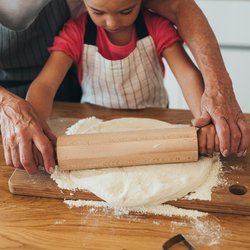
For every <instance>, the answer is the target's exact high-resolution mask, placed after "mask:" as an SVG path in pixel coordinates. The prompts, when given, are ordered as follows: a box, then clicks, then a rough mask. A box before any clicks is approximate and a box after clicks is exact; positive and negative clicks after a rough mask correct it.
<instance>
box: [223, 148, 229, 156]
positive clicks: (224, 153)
mask: <svg viewBox="0 0 250 250" xmlns="http://www.w3.org/2000/svg"><path fill="white" fill-rule="evenodd" d="M222 155H223V156H224V157H227V155H228V150H227V149H226V150H224V151H223V152H222Z"/></svg>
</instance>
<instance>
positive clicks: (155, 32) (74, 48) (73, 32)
mask: <svg viewBox="0 0 250 250" xmlns="http://www.w3.org/2000/svg"><path fill="white" fill-rule="evenodd" d="M143 15H144V20H145V23H146V27H147V29H148V33H149V35H150V36H151V37H152V39H153V41H154V44H155V47H156V50H157V55H158V56H159V60H160V63H161V65H162V68H163V64H162V51H163V50H164V49H165V48H166V47H169V46H170V45H172V44H173V43H174V42H177V41H181V38H180V36H179V35H178V32H177V31H176V29H175V28H174V27H173V25H172V24H171V22H170V21H169V20H167V19H164V18H162V17H160V16H158V15H156V14H153V13H151V12H149V11H147V10H144V12H143ZM86 17H87V13H84V14H82V15H81V16H80V17H79V18H77V19H71V20H69V21H68V22H67V23H66V24H65V25H64V27H63V29H62V31H61V32H60V34H59V36H57V37H55V39H54V44H53V46H52V47H50V48H49V51H50V52H51V51H63V52H65V53H66V54H67V55H68V56H70V57H71V58H72V59H73V61H74V62H75V63H76V64H77V68H78V77H79V80H80V82H81V80H82V69H83V67H82V63H83V62H82V55H83V48H84V46H83V45H84V35H85V26H86ZM136 42H137V35H136V30H135V27H134V29H133V34H132V39H131V41H130V42H129V43H128V44H127V45H123V46H118V45H114V44H112V43H111V42H110V40H109V38H108V36H107V34H106V32H105V30H104V29H103V28H101V27H97V38H96V46H97V47H98V51H99V53H100V54H101V55H102V56H103V57H105V58H107V59H109V60H121V59H123V58H125V57H127V56H129V54H130V53H131V52H132V51H133V50H134V49H135V48H136Z"/></svg>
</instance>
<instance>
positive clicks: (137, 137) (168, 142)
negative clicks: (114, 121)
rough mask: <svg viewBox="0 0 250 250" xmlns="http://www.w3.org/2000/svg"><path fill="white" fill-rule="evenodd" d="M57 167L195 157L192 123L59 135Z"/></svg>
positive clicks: (195, 137)
mask: <svg viewBox="0 0 250 250" xmlns="http://www.w3.org/2000/svg"><path fill="white" fill-rule="evenodd" d="M57 160H58V168H59V170H80V169H97V168H110V167H126V166H136V165H148V164H160V163H177V162H192V161H197V160H198V141H197V133H196V129H195V128H194V127H186V128H164V129H150V130H136V131H125V132H108V133H93V134H77V135H62V136H59V137H58V139H57Z"/></svg>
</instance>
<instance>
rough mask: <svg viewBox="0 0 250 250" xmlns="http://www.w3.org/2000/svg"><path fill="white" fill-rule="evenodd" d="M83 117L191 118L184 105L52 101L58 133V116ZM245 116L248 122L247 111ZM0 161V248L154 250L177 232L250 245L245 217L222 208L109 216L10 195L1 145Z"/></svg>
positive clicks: (214, 242)
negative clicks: (195, 214)
mask: <svg viewBox="0 0 250 250" xmlns="http://www.w3.org/2000/svg"><path fill="white" fill-rule="evenodd" d="M89 116H96V117H98V118H103V119H113V118H118V117H147V118H155V119H160V120H165V121H168V122H172V123H189V121H190V120H191V114H190V112H189V111H184V110H167V109H146V110H141V111H118V110H110V109H104V108H100V107H95V106H91V105H83V104H73V103H56V104H55V105H54V109H53V112H52V115H51V124H52V127H53V128H54V129H56V132H57V133H61V132H63V131H59V129H57V125H56V124H53V119H57V118H60V117H61V118H62V121H63V117H70V118H84V117H89ZM247 119H248V122H250V115H247ZM66 125H67V124H64V126H66ZM233 160H234V161H235V159H233ZM237 161H244V164H247V166H248V167H250V154H248V155H247V157H246V158H245V159H238V160H237ZM0 165H1V167H0V249H95V250H96V249H109V250H113V249H120V250H122V249H124V250H125V249H126V250H139V249H144V250H147V249H148V250H154V249H157V250H159V249H162V245H163V244H164V242H166V241H167V240H168V239H170V238H171V237H173V236H175V235H177V234H183V235H184V236H185V237H186V239H187V240H189V241H190V242H191V243H192V244H193V245H194V246H195V247H196V248H197V249H230V250H233V249H237V250H239V249H250V237H249V235H250V216H240V215H230V214H223V211H222V212H221V213H210V214H209V215H208V216H206V217H202V218H197V219H194V218H188V217H164V216H158V215H157V216H156V215H149V214H147V215H143V214H131V215H115V214H114V212H113V211H111V210H107V209H103V208H99V209H98V208H90V207H80V208H69V207H68V206H67V205H66V204H64V203H63V201H62V200H61V199H52V198H38V197H25V196H18V195H12V194H11V193H10V192H9V190H8V179H9V177H10V176H11V174H12V172H13V168H11V167H7V166H5V163H4V159H3V149H2V145H0ZM247 188H249V187H247ZM175 249H177V248H175ZM178 249H179V248H178ZM181 249H186V248H181Z"/></svg>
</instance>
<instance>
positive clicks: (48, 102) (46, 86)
mask: <svg viewBox="0 0 250 250" xmlns="http://www.w3.org/2000/svg"><path fill="white" fill-rule="evenodd" d="M72 63H73V60H72V59H71V57H69V56H67V55H66V54H65V53H64V52H60V51H54V52H52V53H51V55H50V57H49V59H48V61H47V63H46V64H45V66H44V67H43V69H42V71H41V72H40V74H39V75H38V76H37V78H36V79H35V80H34V81H33V82H32V84H31V86H30V87H29V90H28V93H27V96H26V99H27V101H28V102H29V103H30V104H31V105H32V106H33V108H34V109H35V110H36V112H37V114H38V115H39V117H40V118H41V119H42V120H47V118H48V116H49V114H50V112H51V110H52V105H53V100H54V96H55V94H56V91H57V90H58V88H59V86H60V84H61V83H62V81H63V79H64V77H65V75H66V73H67V71H68V69H69V68H70V66H71V65H72Z"/></svg>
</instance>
